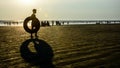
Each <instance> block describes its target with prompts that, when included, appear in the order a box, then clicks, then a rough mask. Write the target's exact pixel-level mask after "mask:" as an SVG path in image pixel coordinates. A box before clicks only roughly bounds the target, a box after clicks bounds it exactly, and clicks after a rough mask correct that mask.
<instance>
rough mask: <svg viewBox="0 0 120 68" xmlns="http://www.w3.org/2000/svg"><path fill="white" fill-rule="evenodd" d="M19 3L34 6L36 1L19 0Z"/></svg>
mask: <svg viewBox="0 0 120 68" xmlns="http://www.w3.org/2000/svg"><path fill="white" fill-rule="evenodd" d="M19 2H20V3H21V4H23V5H34V4H35V0H19Z"/></svg>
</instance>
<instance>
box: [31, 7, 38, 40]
mask: <svg viewBox="0 0 120 68" xmlns="http://www.w3.org/2000/svg"><path fill="white" fill-rule="evenodd" d="M32 12H33V14H32V15H31V18H32V23H31V28H32V30H34V29H36V26H37V23H36V22H35V21H36V15H35V14H36V12H37V10H36V9H33V10H32ZM32 34H33V33H32V32H31V38H33V36H32ZM35 37H38V36H37V31H36V32H35Z"/></svg>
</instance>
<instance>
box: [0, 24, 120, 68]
mask: <svg viewBox="0 0 120 68" xmlns="http://www.w3.org/2000/svg"><path fill="white" fill-rule="evenodd" d="M38 36H39V37H38V39H31V38H30V34H29V33H27V32H26V31H25V30H24V29H23V27H22V26H0V68H39V67H41V68H43V67H44V66H45V65H46V66H47V65H48V64H51V66H52V65H53V66H54V67H55V68H119V67H120V65H119V64H120V59H119V57H120V25H76V26H75V25H74V26H73V25H71V26H51V27H41V28H40V30H39V31H38ZM33 40H34V41H35V42H34V41H33ZM37 48H38V49H37ZM27 49H28V50H27ZM26 52H27V53H26ZM38 55H39V56H38ZM36 57H37V58H36ZM42 58H43V59H42ZM44 59H45V60H44ZM49 59H50V60H49ZM48 62H49V63H48ZM42 65H43V66H42ZM48 66H50V65H48Z"/></svg>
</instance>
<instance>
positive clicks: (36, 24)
mask: <svg viewBox="0 0 120 68" xmlns="http://www.w3.org/2000/svg"><path fill="white" fill-rule="evenodd" d="M32 12H33V14H32V15H31V16H29V17H27V18H26V19H25V20H24V24H23V26H24V29H25V30H26V31H27V32H28V33H30V34H31V38H33V33H35V37H36V38H37V37H38V36H37V32H38V30H39V29H40V22H39V20H38V19H37V18H36V15H35V14H36V12H37V10H36V9H33V10H32ZM30 20H32V22H31V29H30V28H29V27H28V25H27V23H28V22H29V21H30Z"/></svg>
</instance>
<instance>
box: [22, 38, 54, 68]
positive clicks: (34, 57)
mask: <svg viewBox="0 0 120 68" xmlns="http://www.w3.org/2000/svg"><path fill="white" fill-rule="evenodd" d="M30 43H34V45H33V47H34V48H35V50H36V52H32V51H31V50H30V49H29V48H28V46H29V44H30ZM20 53H21V57H22V58H23V59H24V60H25V61H26V62H29V63H30V64H32V65H35V66H38V67H40V68H54V65H53V63H52V59H53V56H54V54H53V50H52V48H51V47H50V45H49V44H48V43H46V42H45V41H43V40H40V39H37V38H36V39H28V40H26V41H24V42H23V43H22V45H21V46H20Z"/></svg>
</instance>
